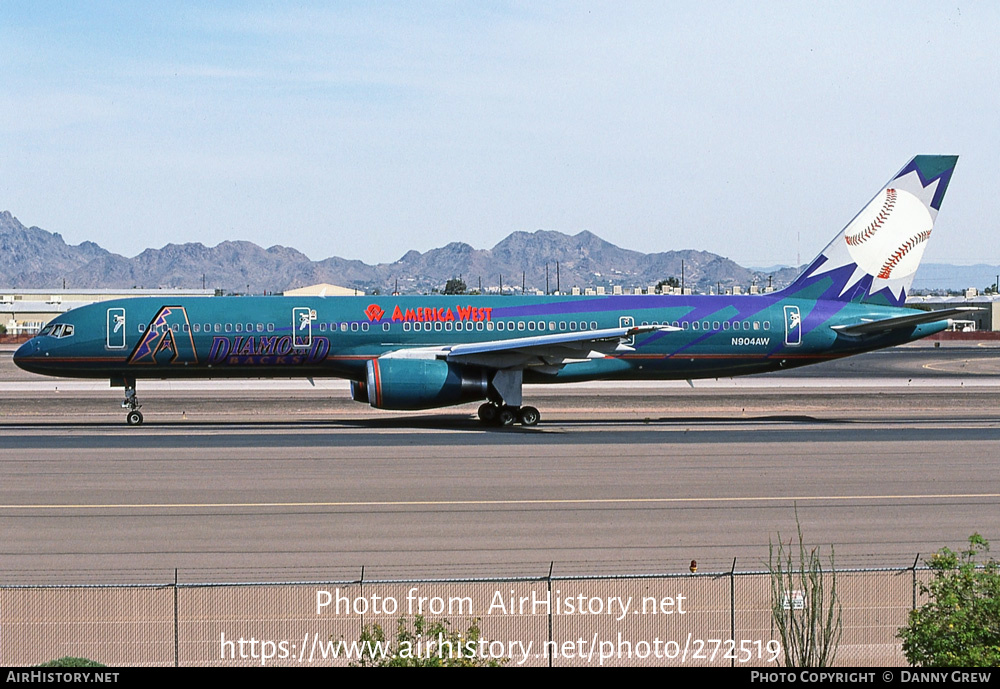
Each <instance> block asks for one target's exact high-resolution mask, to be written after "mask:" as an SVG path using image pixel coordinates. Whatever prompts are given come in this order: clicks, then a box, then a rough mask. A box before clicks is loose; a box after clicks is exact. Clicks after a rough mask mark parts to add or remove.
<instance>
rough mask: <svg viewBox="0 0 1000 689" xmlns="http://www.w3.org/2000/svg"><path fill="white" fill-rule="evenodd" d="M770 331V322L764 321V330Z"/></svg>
mask: <svg viewBox="0 0 1000 689" xmlns="http://www.w3.org/2000/svg"><path fill="white" fill-rule="evenodd" d="M770 329H771V321H764V330H770Z"/></svg>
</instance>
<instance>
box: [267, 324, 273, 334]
mask: <svg viewBox="0 0 1000 689" xmlns="http://www.w3.org/2000/svg"><path fill="white" fill-rule="evenodd" d="M267 332H269V333H273V332H274V323H268V324H267Z"/></svg>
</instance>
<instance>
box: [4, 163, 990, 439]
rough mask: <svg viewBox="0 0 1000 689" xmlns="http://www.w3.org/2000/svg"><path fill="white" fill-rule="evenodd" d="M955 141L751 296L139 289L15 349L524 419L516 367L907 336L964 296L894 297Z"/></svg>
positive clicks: (528, 410)
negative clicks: (345, 388)
mask: <svg viewBox="0 0 1000 689" xmlns="http://www.w3.org/2000/svg"><path fill="white" fill-rule="evenodd" d="M957 160H958V157H957V156H939V155H920V156H916V157H915V158H913V159H912V160H911V161H910V162H908V163H907V164H906V165H905V166H904V167H903V168H902V169H901V170H900V171H899V172H898V173H897V174H896V175H895V176H893V177H892V179H891V180H890V181H889V182H888V183H887V184H886V185H885V186H883V187H882V189H880V190H879V192H878V193H877V194H876V195H875V197H874V198H873V199H872V200H871V201H870V202H869V203H868V204H867V205H865V206H864V208H862V209H861V211H860V212H859V213H858V214H857V215H856V216H855V217H854V218H853V219H852V220H851V221H850V222H849V223H848V224H847V226H846V227H845V228H844V229H843V230H841V231H840V232H839V233H838V234H837V235H836V237H834V239H833V241H831V242H830V244H829V245H827V247H826V248H825V249H823V251H822V252H821V253H820V254H819V255H818V256H817V257H816V258H815V259H814V260H813V261H812V262H811V263H809V265H808V266H807V267H806V269H805V270H804V271H803V272H802V273H801V275H799V276H798V278H797V279H796V280H795V281H794V282H792V284H790V285H789V286H788V287H785V288H784V289H781V290H780V291H775V292H771V293H766V294H758V295H731V296H730V295H726V296H722V295H599V296H568V295H555V296H539V297H528V296H520V297H517V296H437V295H435V296H369V297H332V298H323V297H279V296H265V297H200V298H197V297H196V298H174V299H170V300H167V301H164V300H163V299H160V298H157V297H138V298H130V299H119V300H113V301H106V302H99V303H95V304H90V305H88V306H84V307H81V308H77V309H73V310H71V311H68V312H66V313H65V314H61V315H59V316H58V317H56V318H55V319H53V320H52V321H51V322H50V323H49V324H47V325H46V326H45V327H44V328H43V329H42V330H41V331H40V332H39V334H38V335H37V336H36V337H34V338H33V339H31V340H29V341H28V342H26V343H25V344H23V345H22V346H21V347H20V348H19V349H18V350H17V352H16V353H15V354H14V362H15V363H16V364H17V365H18V366H20V367H21V368H23V369H25V370H27V371H32V372H35V373H40V374H45V375H55V376H72V377H81V378H106V379H108V380H110V381H111V386H112V387H123V388H124V391H125V399H124V401H123V402H122V408H123V409H126V410H127V415H126V422H127V423H128V424H129V425H132V426H137V425H139V424H141V423H142V422H143V416H142V413H141V412H140V411H139V410H140V408H141V406H142V405H141V404H140V403H139V399H138V397H137V396H136V382H137V381H138V380H139V379H149V378H160V379H165V378H240V377H246V378H264V377H282V378H290V377H304V378H308V379H310V380H311V379H313V378H319V377H337V378H346V379H348V380H350V381H351V394H352V396H353V398H354V399H355V400H357V401H359V402H365V403H368V404H370V405H371V406H372V407H375V408H378V409H394V410H417V409H431V408H436V407H444V406H449V405H457V404H463V403H468V402H481V403H482V404H481V405H480V407H479V409H478V415H479V418H480V419H481V420H482V421H483V422H485V423H491V424H496V425H500V426H510V425H512V424H515V423H519V424H521V425H523V426H534V425H535V424H537V423H538V422H539V419H540V413H539V411H538V409H536V408H535V407H532V406H527V405H522V401H523V399H522V385H523V384H524V383H562V382H576V381H590V380H632V379H661V380H670V379H673V380H685V379H686V380H689V381H690V380H692V379H696V378H719V377H730V376H740V375H747V374H754V373H764V372H768V371H775V370H779V369H785V368H793V367H797V366H804V365H806V364H814V363H818V362H822V361H828V360H830V359H835V358H839V357H845V356H850V355H853V354H858V353H861V352H867V351H871V350H875V349H880V348H884V347H892V346H894V345H899V344H903V343H905V342H910V341H912V340H916V339H919V338H922V337H926V336H928V335H931V334H933V333H936V332H939V331H941V330H944V329H945V328H947V327H948V325H949V320H948V319H949V318H951V317H952V316H956V315H958V314H960V313H962V312H963V311H968V310H975V309H974V307H958V308H951V309H943V310H939V311H933V312H927V311H921V310H916V309H908V308H905V306H904V304H905V300H906V293H907V291H908V290H909V289H910V285H911V283H912V281H913V276H914V274H915V273H916V271H917V267H918V265H919V263H920V258H921V256H922V255H923V252H924V250H925V249H926V247H927V241H928V239H929V238H930V234H931V230H932V228H933V225H934V220H935V219H936V217H937V213H938V210H939V208H940V207H941V201H942V199H943V198H944V194H945V191H946V190H947V188H948V184H949V182H950V181H951V176H952V173H953V171H954V168H955V164H956V162H957Z"/></svg>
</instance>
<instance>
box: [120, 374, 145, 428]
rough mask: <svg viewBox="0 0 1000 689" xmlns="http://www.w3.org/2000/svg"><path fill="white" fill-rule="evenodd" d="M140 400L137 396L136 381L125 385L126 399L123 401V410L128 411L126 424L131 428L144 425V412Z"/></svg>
mask: <svg viewBox="0 0 1000 689" xmlns="http://www.w3.org/2000/svg"><path fill="white" fill-rule="evenodd" d="M141 407H142V405H141V404H139V398H138V397H136V396H135V381H129V382H127V383H125V399H124V400H122V409H128V414H127V415H126V416H125V423H127V424H128V425H129V426H138V425H140V424H141V423H142V412H141V411H139V409H140V408H141Z"/></svg>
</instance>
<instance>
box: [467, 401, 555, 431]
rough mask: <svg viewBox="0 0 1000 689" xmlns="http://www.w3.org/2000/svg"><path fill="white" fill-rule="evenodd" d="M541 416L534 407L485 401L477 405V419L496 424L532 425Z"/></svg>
mask: <svg viewBox="0 0 1000 689" xmlns="http://www.w3.org/2000/svg"><path fill="white" fill-rule="evenodd" d="M541 418H542V415H541V414H539V413H538V410H537V409H535V408H534V407H513V406H510V405H507V404H496V403H494V402H486V403H484V404H482V405H480V407H479V420H480V421H482V422H483V423H489V424H495V425H497V426H513V425H514V424H515V423H520V424H521V425H522V426H534V425H535V424H537V423H538V421H539V420H540V419H541Z"/></svg>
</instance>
